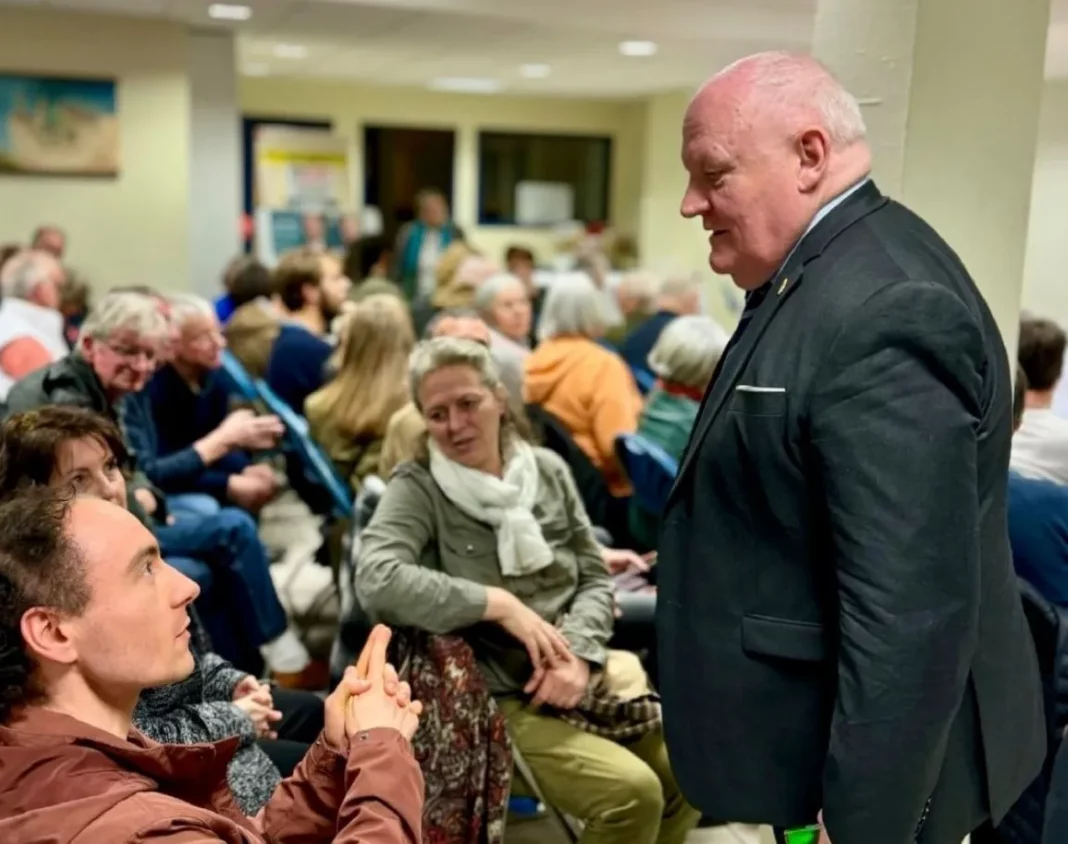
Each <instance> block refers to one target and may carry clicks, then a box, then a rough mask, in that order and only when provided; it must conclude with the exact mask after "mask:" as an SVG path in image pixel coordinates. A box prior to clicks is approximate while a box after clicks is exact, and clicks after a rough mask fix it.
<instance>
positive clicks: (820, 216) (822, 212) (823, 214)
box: [769, 176, 871, 281]
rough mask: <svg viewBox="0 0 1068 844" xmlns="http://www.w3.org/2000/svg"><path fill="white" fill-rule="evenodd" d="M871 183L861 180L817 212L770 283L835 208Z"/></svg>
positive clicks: (868, 180) (869, 179)
mask: <svg viewBox="0 0 1068 844" xmlns="http://www.w3.org/2000/svg"><path fill="white" fill-rule="evenodd" d="M870 181H871V176H865V177H864V178H863V179H861V180H860V181H859V182H857V183H856V184H855V185H853V187H851V188H849V189H848V190H846V191H844V192H842V193H840V194H838V196H836V197H835V198H834V199H832V200H831V201H830V202H828V203H827V204H826V205H824V206H823V207H822V208H821V209H820V210H819V211H817V212H816V216H815V217H813V218H812V222H811V223H809V224H808V228H807V229H805V233H804V234H803V235H801V237H800V238H798V240H797V243H795V244H794V248H793V249H791V250H790V251H789V252H788V253H787V254H786V260H785V261H783V262H782V264H781V265H780V266H779V269H777V270H776V271H775V275H773V276H772V277H771V278H770V279H769V281H774V280H775V277H776V276H778V275H779V273H781V272H782V271H783V268H784V267H785V266H786V265H787V264H789V263H790V259H791V258H793V257H794V252H796V251H797V247H798V246H800V245H801V243H802V241H803V240H804V239H805V238H806V237H808V236H809V234H811V233H812V230H813V229H814V228H816V226H818V225H819V224H820V223H821V222H822V221H823V219H824V218H825V217H826V216H827V215H828V214H830V213H831V212H832V211H833V210H834V209H835V208H837V207H838V206H839V205H841V204H842V203H843V202H845V201H846V200H847V199H849V197H851V196H852V195H853V194H855V193H856V192H857V191H858V190H860V189H861V188H862V187H864V186H865V185H866V184H868V182H870Z"/></svg>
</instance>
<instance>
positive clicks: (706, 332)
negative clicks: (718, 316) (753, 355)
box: [648, 315, 728, 389]
mask: <svg viewBox="0 0 1068 844" xmlns="http://www.w3.org/2000/svg"><path fill="white" fill-rule="evenodd" d="M727 339H728V338H727V333H726V332H725V331H724V330H723V329H722V328H720V327H719V325H717V324H716V321H715V320H714V319H712V318H711V317H707V316H696V315H695V316H681V317H678V318H676V319H673V320H672V321H671V322H669V323H668V324H667V327H666V328H665V329H664V330H663V331H661V332H660V338H659V339H658V340H657V341H656V344H655V345H654V346H653V350H652V351H651V352H649V358H648V362H649V368H650V369H651V370H652V371H653V372H654V373H655V374H656V375H657V376H658V377H659V378H662V379H663V380H665V381H670V382H672V383H674V384H681V385H682V386H684V387H697V388H699V389H703V388H704V387H705V386H707V384H708V382H709V381H710V380H711V379H712V373H713V372H714V371H715V369H716V365H717V364H718V363H719V359H720V357H721V356H722V355H723V350H724V349H725V348H726V347H727Z"/></svg>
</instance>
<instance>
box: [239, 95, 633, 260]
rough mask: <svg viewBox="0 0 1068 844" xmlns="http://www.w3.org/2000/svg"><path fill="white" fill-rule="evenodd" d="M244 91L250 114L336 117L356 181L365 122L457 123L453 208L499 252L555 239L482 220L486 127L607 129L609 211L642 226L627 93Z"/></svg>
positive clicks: (541, 248) (483, 244)
mask: <svg viewBox="0 0 1068 844" xmlns="http://www.w3.org/2000/svg"><path fill="white" fill-rule="evenodd" d="M238 99H239V102H240V106H241V110H242V112H243V113H245V114H247V115H255V116H257V117H260V116H269V117H290V118H305V119H319V120H323V119H326V120H330V121H332V122H333V125H334V131H335V132H337V134H339V135H342V136H344V137H346V138H348V139H350V142H351V151H352V161H353V182H354V185H355V186H356V187H355V189H356V191H357V196H359V194H360V192H361V191H362V185H363V150H362V148H361V144H362V140H363V127H364V126H365V125H367V124H371V125H375V124H379V125H391V126H404V125H410V126H424V127H430V128H443V129H454V130H455V131H456V163H455V179H454V194H455V198H454V204H455V208H454V209H453V213H454V216H455V217H456V220H457V222H458V223H460V224H461V225H463V226H464V227H465V228H467V229H468V234H469V236H470V237H471V240H472V241H473V242H474V243H475V244H476V245H477V246H479V247H480V248H482V249H483V250H485V251H486V252H487V253H488V254H490V255H492V256H499V255H500V254H501V253H502V252H503V250H504V248H505V247H506V246H507V245H508V244H509V243H512V242H523V243H527V244H529V245H531V246H533V247H534V249H535V251H536V252H537V253H538V256H539V259H548V258H549V257H551V253H552V249H553V240H552V238H551V236H550V235H549V234H548V233H547V232H545V231H543V230H538V229H521V228H517V227H513V226H476V225H474V223H475V221H476V219H477V214H478V209H477V191H478V158H477V144H478V131H479V130H480V129H517V130H522V129H529V130H532V131H539V132H570V133H589V134H597V135H608V136H610V137H612V138H613V162H612V180H611V188H610V192H611V206H610V214H611V216H612V219H613V221H614V222H615V223H616V224H617V225H619V226H620V227H621V228H623V229H626V230H630V231H634V230H636V228H637V211H636V209H637V206H638V190H639V177H638V172H639V169H640V167H641V149H640V139H639V138H638V137H637V135H636V129H637V128H638V126H637V122H636V121H635V119H634V109H635V106H634V105H632V104H628V103H626V102H620V101H602V100H573V99H538V98H534V97H508V96H479V95H469V94H441V93H434V92H430V91H423V90H421V89H416V88H389V87H376V86H363V85H352V84H347V83H340V82H338V83H332V82H324V81H321V80H309V81H304V80H296V79H270V78H265V79H260V78H245V79H242V80H241V84H240V88H239V93H238Z"/></svg>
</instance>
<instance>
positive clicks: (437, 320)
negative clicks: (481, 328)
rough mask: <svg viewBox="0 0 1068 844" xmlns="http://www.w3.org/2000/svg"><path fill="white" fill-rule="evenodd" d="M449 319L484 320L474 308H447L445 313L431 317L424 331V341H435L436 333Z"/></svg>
mask: <svg viewBox="0 0 1068 844" xmlns="http://www.w3.org/2000/svg"><path fill="white" fill-rule="evenodd" d="M447 319H482V315H481V314H480V313H479V312H478V311H476V310H475V309H474V308H446V309H445V310H443V311H438V312H437V313H436V314H434V316H433V317H431V319H430V322H428V323H427V324H426V328H424V329H423V339H424V340H433V339H434V332H435V331H437V330H438V326H439V325H441V323H443V322H444V321H445V320H447Z"/></svg>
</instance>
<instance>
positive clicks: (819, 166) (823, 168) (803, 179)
mask: <svg viewBox="0 0 1068 844" xmlns="http://www.w3.org/2000/svg"><path fill="white" fill-rule="evenodd" d="M830 148H831V139H830V138H829V137H827V133H826V132H825V131H824V130H823V129H821V128H818V127H813V128H811V129H806V130H805V131H804V132H802V133H801V134H800V135H798V137H797V141H796V149H797V157H798V173H797V178H798V187H799V188H800V189H801V192H802V193H811V192H812V191H814V190H815V189H816V188H817V187H819V184H820V183H821V182H822V181H823V177H824V175H826V172H827V156H828V153H829V152H830Z"/></svg>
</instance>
